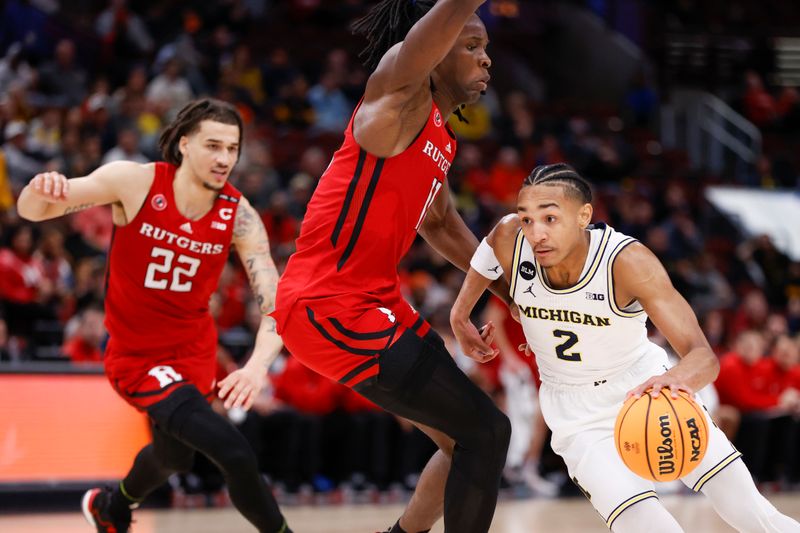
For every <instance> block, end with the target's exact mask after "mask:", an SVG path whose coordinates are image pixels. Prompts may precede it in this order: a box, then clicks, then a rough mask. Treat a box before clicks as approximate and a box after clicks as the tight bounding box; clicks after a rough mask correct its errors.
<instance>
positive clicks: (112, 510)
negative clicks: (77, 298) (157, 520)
mask: <svg viewBox="0 0 800 533" xmlns="http://www.w3.org/2000/svg"><path fill="white" fill-rule="evenodd" d="M159 144H160V148H161V151H162V154H163V157H164V159H165V161H166V162H162V163H149V164H146V165H141V164H138V163H133V162H130V161H120V162H115V163H109V164H107V165H104V166H102V167H100V168H98V169H97V170H95V171H94V172H92V173H91V174H89V175H88V176H86V177H82V178H75V179H70V180H68V179H66V178H65V177H64V176H62V175H61V174H57V173H54V172H48V173H44V174H38V175H37V176H35V177H34V178H33V180H31V182H30V183H29V184H28V186H26V187H25V189H24V190H23V191H22V193H21V194H20V198H19V202H18V209H19V213H20V215H21V216H22V217H24V218H26V219H28V220H34V221H38V220H46V219H51V218H56V217H59V216H62V215H66V214H69V213H74V212H76V211H80V210H83V209H87V208H89V207H92V206H96V205H107V204H111V206H112V210H113V217H114V223H115V231H114V237H113V240H112V244H111V249H110V252H109V261H108V272H107V293H106V299H105V305H106V326H107V328H108V331H109V333H110V340H109V342H108V346H107V348H106V354H105V367H106V375H107V376H108V379H109V381H110V382H111V384H112V385H113V386H114V388H115V389H116V390H117V392H118V393H119V395H120V396H122V398H124V399H125V400H126V401H127V402H128V403H130V404H131V405H133V406H134V407H136V408H137V409H139V410H141V411H144V412H146V413H147V414H148V415H149V417H150V419H151V421H152V424H153V426H152V429H153V442H152V443H151V444H149V445H148V446H146V447H144V448H143V449H142V450H141V451H140V452H139V454H138V455H137V456H136V459H135V460H134V463H133V466H132V468H131V470H130V472H129V473H128V475H127V476H126V477H125V479H123V480H122V481H121V482H120V483H119V485H118V486H117V487H116V488H114V489H110V488H106V489H92V490H90V491H88V492H87V493H86V495H85V496H84V499H83V511H84V514H85V515H86V518H87V520H89V521H90V523H92V524H93V525H95V526H96V528H97V531H98V532H101V533H122V532H126V531H128V529H129V525H130V522H131V508H133V507H135V506H136V505H137V504H138V503H139V502H141V501H142V500H143V499H144V498H145V497H146V496H147V495H148V494H149V493H150V492H152V491H153V490H154V489H156V488H157V487H159V486H161V485H162V484H163V483H164V482H165V481H166V480H167V478H168V477H169V476H170V475H171V474H173V473H175V472H182V471H187V470H188V469H189V468H191V466H192V462H193V460H194V454H195V452H200V453H202V454H204V455H206V456H207V457H208V458H209V459H211V460H212V461H213V462H214V463H215V464H216V465H217V466H219V468H220V470H222V472H223V474H224V476H225V479H226V482H227V484H228V488H229V491H230V496H231V500H232V501H233V503H234V505H235V506H236V507H237V509H239V511H240V512H241V513H242V514H243V515H244V516H245V518H247V520H249V521H250V522H251V523H252V524H253V525H254V526H256V527H257V528H258V530H259V531H260V532H263V533H276V532H288V531H290V530H289V529H288V527H287V525H286V521H285V520H284V518H283V516H281V513H280V511H279V509H278V506H277V504H276V503H275V499H274V498H273V497H272V493H271V492H270V490H269V488H268V487H267V485H266V484H265V483H264V480H263V479H262V477H261V475H260V474H259V472H258V465H257V460H256V457H255V454H254V453H253V451H252V450H251V449H250V447H249V445H248V443H247V441H246V440H245V439H244V437H243V436H242V435H241V434H240V433H239V432H238V430H236V428H234V427H233V426H232V425H231V424H230V423H229V422H228V421H227V420H225V419H224V418H223V417H222V416H220V415H219V414H217V413H215V412H214V411H213V410H212V409H211V406H210V405H209V402H208V400H209V399H210V398H211V396H212V394H214V388H215V383H214V374H215V369H216V346H217V334H216V329H215V327H214V322H213V320H212V318H211V315H210V314H209V311H208V303H209V298H210V296H211V293H212V292H213V291H214V290H215V288H216V286H217V283H218V281H219V277H220V274H221V272H222V268H223V266H224V265H225V262H226V260H227V257H228V250H229V248H230V245H231V244H233V246H234V247H235V248H236V251H237V252H238V254H239V257H240V258H241V260H242V263H243V264H244V266H245V269H246V270H247V274H248V277H249V279H250V285H251V287H252V289H253V292H254V293H255V296H256V298H257V300H258V302H259V304H260V306H261V311H262V312H263V314H264V317H263V318H262V321H261V325H260V327H259V331H258V335H257V337H256V344H255V348H254V350H253V355H252V357H251V358H250V360H249V361H248V362H247V364H246V365H245V366H244V367H243V368H242V369H240V370H237V371H236V372H233V373H232V374H230V375H229V376H228V377H227V378H225V379H224V380H223V381H222V382H220V384H219V392H218V394H219V397H220V398H223V399H225V405H226V407H234V406H243V407H245V408H249V407H250V405H251V404H252V402H253V400H254V399H255V397H256V396H257V394H258V393H259V391H260V390H261V388H262V387H263V386H264V384H265V381H266V369H267V367H268V366H269V364H270V363H271V362H272V360H273V359H274V357H275V356H276V355H277V354H278V352H279V351H280V349H281V339H280V337H279V336H278V334H277V333H276V331H275V329H276V328H275V323H274V320H273V319H272V318H270V317H269V316H266V315H267V313H269V312H271V311H272V309H273V303H274V296H275V287H276V283H277V272H276V270H275V265H274V264H273V262H272V258H271V257H270V255H269V241H268V239H267V233H266V231H265V230H264V227H263V225H262V223H261V219H260V218H259V217H258V214H257V213H256V211H255V210H254V209H253V207H252V206H251V205H250V204H249V202H248V201H247V199H245V198H244V197H242V196H241V194H240V193H239V191H237V190H236V189H235V188H234V187H233V186H232V185H231V184H230V183H228V176H229V175H230V173H231V171H232V170H233V167H234V166H235V164H236V161H237V160H238V157H239V152H240V150H241V146H242V120H241V117H240V116H239V114H238V112H237V111H236V110H235V109H234V108H233V107H232V106H231V105H229V104H227V103H225V102H221V101H218V100H211V99H203V100H197V101H194V102H191V103H189V104H187V105H186V107H184V108H183V109H182V110H181V111H180V113H178V115H177V117H176V118H175V120H174V121H173V122H172V124H170V125H168V126H167V128H166V129H165V131H164V133H163V134H162V136H161V139H160V143H159Z"/></svg>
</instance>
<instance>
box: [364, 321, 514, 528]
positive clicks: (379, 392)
mask: <svg viewBox="0 0 800 533" xmlns="http://www.w3.org/2000/svg"><path fill="white" fill-rule="evenodd" d="M379 364H380V373H379V374H378V376H377V377H375V378H370V379H368V380H367V381H365V382H362V383H360V384H359V385H357V386H356V387H355V390H356V391H357V392H359V393H361V394H362V395H363V396H365V397H366V398H368V399H369V400H371V401H373V402H374V403H376V404H378V405H380V406H381V407H383V408H384V409H386V410H388V411H391V412H393V413H395V414H397V415H400V416H402V417H405V418H408V419H409V420H413V421H414V422H417V423H421V424H423V425H426V426H429V427H432V428H434V429H436V430H438V431H440V432H442V433H444V434H446V435H447V436H448V437H450V438H451V439H452V440H454V441H455V443H456V444H455V447H454V451H453V460H452V467H451V468H450V472H449V475H448V478H447V482H446V485H445V491H444V516H445V529H446V531H453V532H455V531H458V532H459V533H469V532H476V533H479V532H480V533H483V532H486V531H488V529H489V525H490V524H491V521H492V517H493V515H494V510H495V506H496V505H497V494H498V491H499V487H500V476H501V473H502V470H503V466H504V465H505V457H506V451H507V449H508V441H509V438H510V434H511V427H510V424H509V422H508V418H507V417H506V416H505V415H504V414H503V413H502V412H501V411H500V410H499V409H498V408H497V406H495V405H494V403H493V402H492V400H491V399H490V398H489V397H488V396H486V394H485V393H484V392H483V391H481V390H480V389H479V388H478V387H477V386H476V385H475V384H474V383H472V382H471V381H470V380H469V378H468V377H467V376H466V375H464V373H463V372H461V370H459V369H458V367H457V366H456V364H455V362H454V361H453V359H452V357H451V356H450V354H449V353H448V352H447V350H446V349H445V347H444V343H443V342H442V341H441V339H440V338H439V337H438V335H435V334H433V333H429V334H428V335H426V337H425V339H420V338H419V337H417V336H416V335H415V334H414V333H412V332H410V331H407V332H405V333H404V334H403V335H402V336H401V337H400V339H398V341H397V342H395V343H394V344H393V345H392V346H391V347H390V348H388V349H387V350H386V351H385V352H383V353H382V354H381V356H380V359H379Z"/></svg>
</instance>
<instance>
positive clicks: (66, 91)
mask: <svg viewBox="0 0 800 533" xmlns="http://www.w3.org/2000/svg"><path fill="white" fill-rule="evenodd" d="M86 87H87V74H86V71H85V70H84V69H83V68H82V67H81V66H80V65H78V63H77V61H76V60H75V43H74V42H72V41H71V40H69V39H62V40H61V41H59V42H58V44H56V49H55V54H54V61H51V62H49V63H46V64H45V65H44V66H43V67H42V68H41V70H40V71H39V89H40V90H41V91H42V92H43V93H44V95H45V96H46V97H47V98H48V99H49V101H50V103H51V104H52V105H57V106H64V107H71V106H75V105H78V104H80V103H81V102H82V101H83V98H84V97H85V96H86Z"/></svg>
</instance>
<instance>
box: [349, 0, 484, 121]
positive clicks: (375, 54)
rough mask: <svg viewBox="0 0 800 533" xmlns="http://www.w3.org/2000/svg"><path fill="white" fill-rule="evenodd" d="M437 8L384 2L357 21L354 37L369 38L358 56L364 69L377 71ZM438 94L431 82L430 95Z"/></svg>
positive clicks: (417, 1)
mask: <svg viewBox="0 0 800 533" xmlns="http://www.w3.org/2000/svg"><path fill="white" fill-rule="evenodd" d="M434 5H436V0H382V1H381V2H380V3H378V4H377V5H376V6H375V7H373V8H372V9H370V11H369V13H367V14H366V15H364V16H363V17H361V18H360V19H358V20H356V21H355V22H354V23H353V24H352V26H351V29H352V31H353V33H354V34H355V35H363V36H364V37H366V38H367V46H365V47H364V49H363V50H361V52H360V53H359V54H358V57H359V58H361V60H362V62H363V63H364V66H365V67H367V68H368V69H369V70H370V71H374V70H375V69H376V68H377V67H378V64H379V63H380V62H381V58H383V56H384V55H385V54H386V52H388V51H389V49H390V48H391V47H392V46H394V45H396V44H397V43H399V42H400V41H403V40H404V39H405V38H406V35H408V32H409V31H410V30H411V28H412V26H414V24H416V23H417V21H418V20H419V19H421V18H422V17H424V16H425V14H426V13H427V12H428V11H430V10H431V9H433V6H434ZM435 90H436V87H434V86H433V80H431V92H434V91H435ZM454 114H455V115H456V116H457V117H458V120H460V121H461V122H466V123H467V124H469V121H468V120H467V119H466V118H465V117H464V115H463V114H462V113H461V108H458V109H456V110H455V111H454Z"/></svg>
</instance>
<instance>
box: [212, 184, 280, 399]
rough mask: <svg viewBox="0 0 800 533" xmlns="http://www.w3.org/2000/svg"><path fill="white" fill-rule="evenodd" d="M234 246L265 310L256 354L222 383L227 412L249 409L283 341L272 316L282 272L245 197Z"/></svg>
mask: <svg viewBox="0 0 800 533" xmlns="http://www.w3.org/2000/svg"><path fill="white" fill-rule="evenodd" d="M233 245H234V247H235V248H236V252H237V253H238V254H239V259H241V261H242V264H243V265H244V268H245V271H246V272H247V279H248V280H249V281H250V288H251V289H252V290H253V294H254V295H255V297H256V301H257V302H258V306H259V309H261V324H260V325H259V327H258V333H257V334H256V343H255V346H254V348H253V354H252V355H251V356H250V359H249V360H248V361H247V364H245V366H244V367H243V368H241V369H240V370H237V371H236V372H233V373H231V374H230V375H229V376H228V377H226V378H225V379H224V380H222V381H221V382H220V390H219V397H220V398H223V399H225V398H226V397H227V399H226V400H225V407H226V408H227V409H230V408H231V407H244V408H245V409H249V408H250V406H251V405H253V401H255V399H256V397H257V396H258V393H259V392H261V389H262V388H263V387H264V385H265V384H266V379H267V370H268V369H269V366H270V365H271V364H272V362H273V361H274V360H275V358H276V357H277V356H278V354H279V353H280V351H281V348H282V347H283V341H281V338H280V337H279V336H278V333H277V331H276V326H275V319H273V318H272V317H271V316H268V315H269V313H271V312H272V311H273V310H274V309H275V293H276V291H277V286H278V270H277V269H276V268H275V263H274V262H273V261H272V256H271V255H270V253H269V238H268V237H267V231H266V229H264V224H263V223H262V222H261V217H259V216H258V213H257V212H256V210H255V209H253V206H251V205H250V202H248V201H247V199H246V198H244V197H242V198H241V199H240V200H239V207H238V208H237V209H236V219H235V220H234V225H233Z"/></svg>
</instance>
